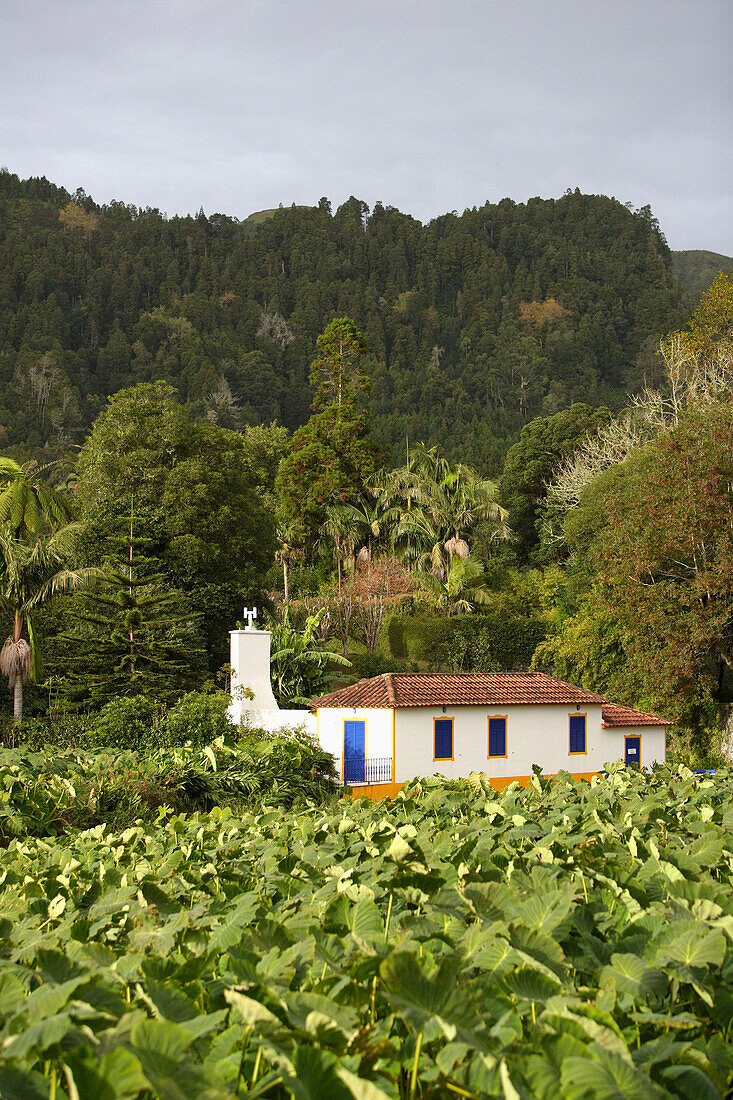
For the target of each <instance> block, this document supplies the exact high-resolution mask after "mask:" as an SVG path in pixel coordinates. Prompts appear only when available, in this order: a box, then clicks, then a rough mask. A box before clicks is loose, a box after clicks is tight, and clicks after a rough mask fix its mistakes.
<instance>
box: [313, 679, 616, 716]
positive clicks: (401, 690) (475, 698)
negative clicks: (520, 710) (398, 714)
mask: <svg viewBox="0 0 733 1100" xmlns="http://www.w3.org/2000/svg"><path fill="white" fill-rule="evenodd" d="M602 702H603V698H602V696H600V695H596V694H595V693H594V692H592V691H585V689H584V688H579V687H575V686H574V685H573V684H566V683H565V682H564V681H563V680H555V679H554V678H553V677H552V676H546V675H545V674H544V673H542V672H523V673H513V672H506V673H469V672H463V673H460V672H458V673H452V672H385V673H383V675H381V676H372V677H371V678H370V679H368V680H359V682H358V683H357V684H350V685H349V687H345V688H340V689H339V690H338V691H332V692H330V693H329V694H328V695H322V696H321V697H320V698H319V699H314V700H313V702H312V703H311V705H310V709H311V710H316V709H317V708H318V707H434V706H439V707H440V706H462V707H470V706H503V705H504V704H532V703H540V704H542V703H560V704H566V705H567V704H569V705H571V706H583V705H585V704H590V705H596V706H597V705H598V704H599V703H602Z"/></svg>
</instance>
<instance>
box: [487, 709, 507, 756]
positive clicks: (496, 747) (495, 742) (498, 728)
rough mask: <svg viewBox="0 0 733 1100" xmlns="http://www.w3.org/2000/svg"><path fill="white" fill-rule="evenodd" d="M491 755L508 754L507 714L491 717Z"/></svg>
mask: <svg viewBox="0 0 733 1100" xmlns="http://www.w3.org/2000/svg"><path fill="white" fill-rule="evenodd" d="M489 756H490V757H491V756H506V715H505V714H496V715H492V717H491V718H489Z"/></svg>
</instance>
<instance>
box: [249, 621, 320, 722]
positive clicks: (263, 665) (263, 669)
mask: <svg viewBox="0 0 733 1100" xmlns="http://www.w3.org/2000/svg"><path fill="white" fill-rule="evenodd" d="M244 617H245V618H246V620H247V626H246V627H245V628H244V630H230V631H229V637H230V658H229V663H230V665H231V670H232V702H231V706H230V707H229V716H230V718H231V720H232V722H234V723H235V725H242V724H243V725H247V726H250V727H251V728H257V727H261V728H262V729H266V730H271V731H273V732H275V731H277V730H282V729H283V727H286V728H293V727H301V728H302V729H304V730H306V731H307V732H308V733H309V734H310V735H311V736H312V737H315V736H316V735H317V728H318V727H317V723H316V719H315V716H314V715H312V714H311V713H310V712H309V711H307V710H280V707H279V706H278V704H277V700H276V699H275V696H274V695H273V693H272V681H271V680H270V638H271V637H272V632H271V631H269V630H258V629H257V627H256V626H255V625H254V622H253V619H256V618H257V608H256V607H255V608H252V610H251V611H250V610H249V609H248V608H246V607H245V609H244ZM244 688H249V690H250V691H251V692H252V694H253V698H252V699H243V698H242V691H241V690H240V689H244Z"/></svg>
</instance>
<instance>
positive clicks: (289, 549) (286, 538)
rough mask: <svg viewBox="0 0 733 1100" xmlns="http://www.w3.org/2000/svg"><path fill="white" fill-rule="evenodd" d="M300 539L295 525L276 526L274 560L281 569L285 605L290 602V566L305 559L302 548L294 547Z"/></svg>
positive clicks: (300, 534) (299, 532) (300, 536)
mask: <svg viewBox="0 0 733 1100" xmlns="http://www.w3.org/2000/svg"><path fill="white" fill-rule="evenodd" d="M301 539H302V532H301V531H299V530H298V529H297V527H296V526H295V525H292V524H291V525H290V526H288V525H286V524H279V525H278V528H277V542H278V548H277V550H276V551H275V560H276V561H277V562H279V563H280V565H282V567H283V599H284V601H285V603H286V604H287V603H288V601H289V600H290V566H291V565H292V564H293V562H296V561H300V560H302V559H303V558H304V557H305V551H304V550H303V548H302V547H301V546H298V545H296V544H297V543H298V542H300V541H301Z"/></svg>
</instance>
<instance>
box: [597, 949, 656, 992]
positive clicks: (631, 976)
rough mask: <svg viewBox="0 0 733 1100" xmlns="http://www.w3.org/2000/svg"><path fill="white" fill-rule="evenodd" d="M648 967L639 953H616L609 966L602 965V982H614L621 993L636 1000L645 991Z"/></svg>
mask: <svg viewBox="0 0 733 1100" xmlns="http://www.w3.org/2000/svg"><path fill="white" fill-rule="evenodd" d="M647 973H648V967H647V965H646V963H645V962H644V961H643V959H640V958H639V956H638V955H629V954H615V955H612V956H611V962H610V965H609V966H602V967H601V971H600V982H601V983H603V982H604V981H608V982H613V984H614V985H615V987H616V989H617V990H618V992H619V993H625V994H626V995H627V996H629V997H631V998H632V999H633V1000H636V999H637V997H639V996H642V995H643V993H644V991H645V986H644V978H645V976H646V975H647Z"/></svg>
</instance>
